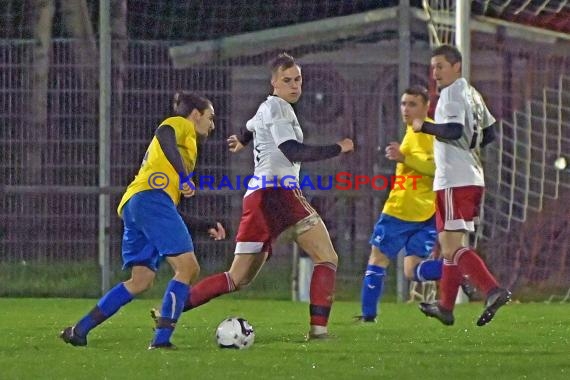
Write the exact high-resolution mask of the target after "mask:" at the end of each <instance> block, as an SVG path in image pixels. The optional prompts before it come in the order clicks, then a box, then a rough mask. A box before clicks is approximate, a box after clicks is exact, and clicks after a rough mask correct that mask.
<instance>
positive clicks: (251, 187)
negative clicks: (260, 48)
mask: <svg viewBox="0 0 570 380" xmlns="http://www.w3.org/2000/svg"><path fill="white" fill-rule="evenodd" d="M246 127H247V130H248V131H250V132H253V162H254V165H255V168H254V171H253V178H251V180H250V181H249V183H248V190H247V192H246V193H245V196H247V195H249V194H251V193H252V192H254V191H255V190H257V189H261V188H267V187H281V185H282V184H285V185H287V184H290V183H292V182H293V181H294V183H299V169H300V167H301V163H300V162H294V163H291V161H289V160H288V159H287V157H285V155H284V154H283V152H281V150H279V148H278V146H279V145H280V144H281V143H283V142H285V141H287V140H295V141H298V142H300V143H302V142H303V131H302V130H301V126H300V125H299V121H298V120H297V116H296V115H295V111H294V110H293V107H292V106H291V104H289V103H288V102H287V101H285V100H283V99H281V98H280V97H278V96H268V97H267V100H266V101H264V102H263V103H261V105H260V106H259V108H258V109H257V112H256V114H255V116H254V117H253V118H251V119H250V120H249V121H248V122H247V124H246Z"/></svg>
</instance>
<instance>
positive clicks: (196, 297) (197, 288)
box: [184, 272, 236, 311]
mask: <svg viewBox="0 0 570 380" xmlns="http://www.w3.org/2000/svg"><path fill="white" fill-rule="evenodd" d="M234 290H236V287H235V285H234V282H233V281H232V278H231V277H230V274H229V273H228V272H224V273H217V274H214V275H211V276H209V277H206V278H205V279H203V280H202V281H199V282H198V283H197V284H196V285H194V286H192V287H191V288H190V293H189V294H188V298H187V299H186V304H185V305H184V311H187V310H190V309H194V308H196V307H198V306H200V305H203V304H205V303H206V302H208V301H209V300H211V299H212V298H216V297H218V296H221V295H222V294H226V293H231V292H233V291H234Z"/></svg>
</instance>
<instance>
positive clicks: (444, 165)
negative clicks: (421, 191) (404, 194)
mask: <svg viewBox="0 0 570 380" xmlns="http://www.w3.org/2000/svg"><path fill="white" fill-rule="evenodd" d="M461 60H462V57H461V53H460V52H459V50H458V49H457V48H456V47H454V46H451V45H442V46H439V47H437V48H435V49H434V51H433V52H432V58H431V68H432V73H433V78H434V79H435V81H436V83H437V86H438V88H439V89H440V97H439V101H438V103H437V106H436V109H435V123H429V122H426V121H425V120H422V119H416V120H414V121H413V124H412V128H413V129H414V131H416V132H423V133H427V134H432V135H434V136H435V137H436V139H435V142H434V158H435V167H436V170H435V178H434V182H433V188H434V190H435V192H436V225H437V230H438V239H439V242H440V245H441V254H442V255H443V258H444V263H443V269H442V277H441V281H440V293H441V294H440V300H439V302H437V303H433V304H429V303H421V304H420V309H421V311H422V312H423V313H424V314H425V315H427V316H428V317H434V318H437V319H438V320H439V321H440V322H442V323H443V324H445V325H452V324H453V323H454V316H453V307H454V306H455V298H456V296H457V290H458V288H459V285H460V283H461V281H462V278H463V276H468V277H469V279H470V281H471V282H472V283H473V284H474V285H475V286H476V287H477V288H478V289H480V290H481V291H482V292H483V293H484V294H486V296H487V298H486V302H485V310H484V311H483V314H481V316H480V317H479V319H478V320H477V325H478V326H483V325H486V324H487V323H489V322H490V321H491V319H493V317H494V316H495V313H496V312H497V310H498V309H499V308H500V307H501V306H503V305H505V304H506V303H507V302H509V301H510V299H511V292H510V291H508V290H507V289H504V288H502V287H500V286H499V284H498V283H497V280H496V279H495V277H493V275H492V274H491V273H490V272H489V270H488V269H487V266H486V265H485V263H484V262H483V260H482V259H481V258H480V257H479V255H478V254H477V253H476V252H475V250H473V249H472V248H470V247H467V246H466V245H465V235H466V232H468V231H474V229H475V227H474V220H475V219H476V217H477V216H478V212H479V208H480V205H481V198H482V196H483V190H484V186H485V182H484V178H483V167H482V165H481V161H480V159H479V148H480V147H483V146H485V145H487V144H488V143H490V142H491V141H493V139H494V134H493V124H494V123H495V119H494V118H493V116H492V115H491V113H490V112H489V110H488V109H487V106H486V105H485V102H484V101H483V99H482V98H481V95H479V93H478V92H477V91H476V90H475V89H474V88H473V87H471V86H470V85H469V83H467V81H466V80H465V78H462V77H461Z"/></svg>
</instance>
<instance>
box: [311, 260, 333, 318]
mask: <svg viewBox="0 0 570 380" xmlns="http://www.w3.org/2000/svg"><path fill="white" fill-rule="evenodd" d="M335 279H336V265H334V264H332V263H319V264H316V265H315V268H314V269H313V276H312V277H311V290H310V299H311V304H310V306H309V312H310V315H311V325H316V326H326V325H327V323H328V321H329V314H330V312H331V306H332V303H333V297H334V286H335Z"/></svg>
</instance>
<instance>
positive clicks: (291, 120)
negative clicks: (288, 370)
mask: <svg viewBox="0 0 570 380" xmlns="http://www.w3.org/2000/svg"><path fill="white" fill-rule="evenodd" d="M302 84H303V79H302V76H301V67H300V66H299V65H298V64H297V62H296V61H295V59H294V58H293V57H291V56H290V55H288V54H280V55H279V56H278V57H277V58H276V59H275V60H274V61H273V62H272V63H271V85H272V87H273V93H272V94H271V95H270V96H269V97H268V98H267V100H265V101H264V102H263V103H262V104H261V105H260V106H259V109H258V110H257V113H256V114H255V116H254V117H253V118H252V119H251V120H249V121H248V122H247V124H246V129H245V130H244V129H243V128H242V132H241V135H240V136H236V135H233V136H230V137H229V138H228V144H229V147H230V150H231V151H232V152H237V151H239V150H241V149H242V148H243V146H244V145H246V144H247V143H249V141H251V140H253V145H254V148H253V156H254V160H253V161H254V165H255V169H254V176H253V178H252V179H251V181H250V182H249V185H248V190H247V192H246V194H245V196H244V199H243V212H242V216H241V220H240V225H239V228H238V232H237V236H236V241H237V244H236V249H235V256H234V260H233V263H232V265H231V267H230V269H229V270H228V271H227V272H223V273H219V274H214V275H212V276H209V277H206V278H205V279H203V280H202V281H200V282H198V283H197V284H196V285H195V286H194V287H192V289H191V291H190V294H189V296H188V300H187V302H186V306H185V310H189V309H192V308H196V307H198V306H200V305H202V304H204V303H206V302H208V301H209V300H210V299H212V298H214V297H217V296H220V295H222V294H225V293H230V292H233V291H236V290H238V289H241V288H242V287H244V286H246V285H248V284H249V283H250V282H251V281H252V280H253V279H254V278H255V276H256V275H257V273H258V272H259V270H260V269H261V267H262V266H263V264H264V263H265V262H266V261H267V259H268V257H269V256H270V254H271V242H272V241H273V240H274V239H276V238H277V236H278V235H279V234H281V233H282V232H283V231H285V229H289V228H290V229H291V230H292V231H293V233H294V239H295V241H296V242H297V244H299V246H300V247H301V249H303V250H304V251H305V252H307V254H308V255H309V256H310V257H311V259H312V260H313V262H314V264H315V266H314V270H313V274H312V277H311V286H310V307H309V312H310V330H309V335H308V337H309V338H325V337H327V336H328V330H327V324H328V318H329V313H330V310H331V306H332V302H333V295H334V286H335V278H336V268H337V263H338V257H337V254H336V252H335V250H334V248H333V245H332V243H331V239H330V237H329V233H328V231H327V228H326V227H325V225H324V223H323V221H322V220H321V218H320V216H319V215H318V214H317V212H316V211H315V210H314V209H313V207H311V205H310V204H309V202H308V201H307V200H306V199H305V197H304V196H303V194H302V193H301V191H300V190H299V188H293V189H290V188H287V186H288V185H289V184H290V183H292V182H296V183H298V181H299V167H300V164H301V162H304V161H316V160H324V159H327V158H332V157H335V156H338V155H339V154H341V153H347V152H351V151H352V150H353V149H354V145H353V142H352V140H350V139H347V138H346V139H343V140H341V141H339V142H338V143H336V144H331V145H325V146H312V145H307V144H304V143H303V131H302V130H301V126H300V125H299V121H298V120H297V116H296V115H295V111H294V109H293V107H292V104H294V103H296V102H297V101H298V100H299V97H300V96H301V87H302Z"/></svg>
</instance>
